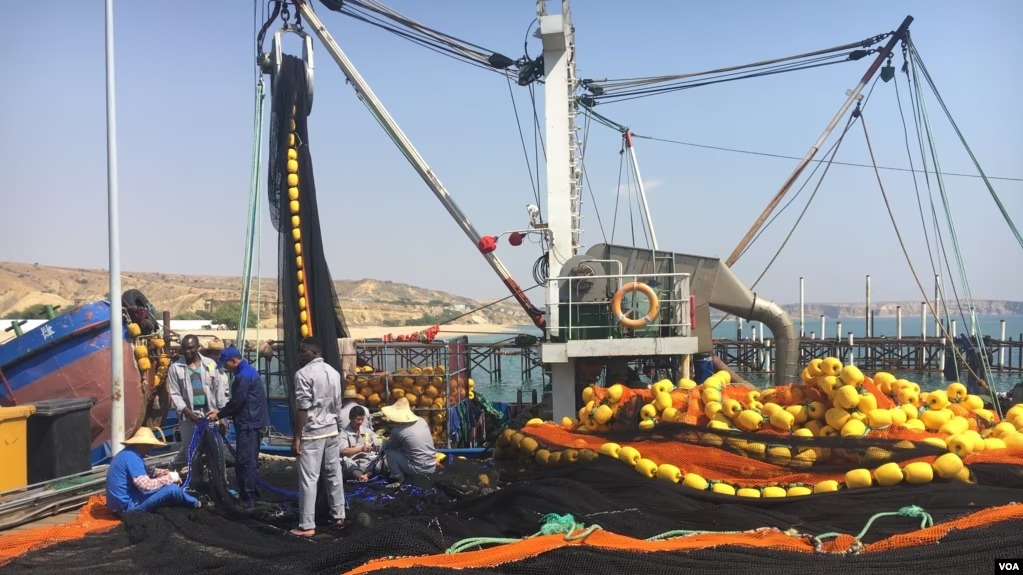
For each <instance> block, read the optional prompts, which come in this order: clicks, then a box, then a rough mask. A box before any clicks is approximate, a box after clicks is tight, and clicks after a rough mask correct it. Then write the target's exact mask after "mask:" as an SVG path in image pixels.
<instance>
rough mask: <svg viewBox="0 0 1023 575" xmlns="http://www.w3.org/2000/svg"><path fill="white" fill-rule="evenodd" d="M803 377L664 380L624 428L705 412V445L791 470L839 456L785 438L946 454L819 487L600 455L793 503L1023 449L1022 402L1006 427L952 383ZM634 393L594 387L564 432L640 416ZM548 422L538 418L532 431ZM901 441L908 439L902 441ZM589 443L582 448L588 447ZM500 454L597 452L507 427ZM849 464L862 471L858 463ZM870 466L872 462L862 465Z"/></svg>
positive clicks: (824, 361) (824, 374)
mask: <svg viewBox="0 0 1023 575" xmlns="http://www.w3.org/2000/svg"><path fill="white" fill-rule="evenodd" d="M801 379H802V384H801V385H799V384H797V385H793V386H787V387H779V388H769V389H767V390H763V391H759V390H754V389H751V388H748V387H745V386H742V387H739V386H737V385H733V384H732V383H731V378H730V376H729V374H728V372H724V371H722V372H718V373H716V374H714V375H713V376H711V377H710V378H708V379H707V380H706V381H704V382H703V383H702V384H700V385H697V384H696V383H695V382H693V381H692V380H689V379H682V380H681V381H679V384H678V387H677V388H676V386H675V385H674V384H672V382H671V381H669V380H661V381H659V382H656V383H654V384H653V385H652V386H651V387H650V390H649V392H645V391H639V392H637V393H638V395H640V396H641V397H642V398H643V400H642V402H641V406H640V407H639V412H638V421H635V422H622V423H625V424H626V427H630V425H629V424H631V426H634V427H638V428H639V429H641V430H652V429H654V427H655V426H656V425H657V424H658V423H661V422H676V421H688V422H690V423H692V422H693V420H692V414H693V413H698V414H699V417H698V423H700V424H704V425H706V426H707V427H709V428H712V429H714V430H715V431H714V432H707V433H703V434H700V435H699V441H700V443H702V444H704V445H709V446H724V445H727V446H728V447H730V448H733V449H735V450H736V451H738V452H740V453H741V454H742V455H745V456H747V457H750V458H756V459H760V460H764V461H767V462H769V463H774V464H778V465H784V466H788V467H792V468H804V469H807V468H811V467H812V466H813V465H814V463H816V461H817V460H818V458H819V457H821V456H822V455H823V456H828V455H830V452H831V451H832V450H831V449H830V448H827V447H814V446H812V445H810V444H807V443H806V440H805V439H800V440H798V441H795V442H789V441H786V440H785V438H786V437H796V438H813V437H842V438H848V439H850V440H855V439H857V438H863V437H871V436H872V435H874V436H877V437H881V438H889V439H892V440H893V441H894V443H893V446H892V449H893V450H898V449H907V450H908V449H913V448H915V447H916V443H914V442H920V443H926V444H928V445H931V446H935V447H940V448H942V449H946V450H947V451H948V452H947V453H945V454H943V455H941V456H939V457H937V458H935V459H934V460H933V461H931V462H928V461H919V460H916V461H912V460H910V461H909V462H908V463H906V462H902V463H899V462H895V461H888V462H885V463H883V464H880V465H877V466H876V467H873V466H871V465H870V463H878V462H881V461H884V460H886V459H891V458H892V456H893V455H894V452H893V451H889V450H887V449H882V448H879V447H866V448H865V449H864V450H863V451H862V453H864V456H862V457H860V458H858V461H859V462H860V465H861V467H858V468H855V469H852V470H850V471H848V472H847V473H845V474H844V477H842V478H841V480H839V479H828V480H823V481H819V482H817V483H815V484H812V485H810V484H802V483H795V484H784V485H783V484H779V485H768V486H762V485H761V486H749V485H738V484H732V483H729V482H727V481H720V480H713V479H707V478H704V477H702V476H700V475H698V474H696V473H691V472H690V473H687V472H686V471H685V470H684V469H681V468H680V467H678V466H675V465H673V464H671V463H657V462H656V461H653V460H652V459H650V458H645V457H643V455H642V454H641V453H640V451H639V450H638V449H636V448H635V447H633V446H628V445H625V446H622V445H618V444H616V443H604V444H603V445H602V446H601V448H600V450H599V451H600V453H601V454H603V455H605V456H608V457H611V458H614V459H616V460H618V461H621V462H624V463H626V464H628V465H630V466H631V467H632V468H633V469H635V470H636V471H637V472H638V473H640V474H642V475H644V476H647V477H652V478H658V479H662V480H667V481H672V482H675V483H681V484H683V485H685V486H687V487H691V488H694V489H701V490H711V491H714V492H715V493H720V494H728V495H737V496H742V497H791V496H799V495H809V494H811V493H826V492H830V491H837V490H839V489H861V488H865V487H870V486H874V485H877V486H882V487H889V486H893V485H898V484H901V483H908V484H923V483H928V482H930V481H933V480H934V479H935V477H937V478H940V479H945V480H958V481H963V482H969V483H972V482H973V481H974V479H973V477H972V474H971V473H970V471H969V469H968V468H967V467H966V466H965V465H964V463H963V459H964V458H965V457H966V456H968V455H970V454H971V453H975V452H979V451H984V450H992V449H1006V448H1011V449H1016V448H1023V405H1018V406H1015V407H1013V408H1012V409H1010V410H1009V411H1008V412H1007V413H1006V414H1005V419H1004V421H999V420H998V418H997V416H996V415H995V414H994V413H993V412H992V411H990V410H987V409H984V406H983V401H982V400H981V399H980V398H979V397H977V396H975V395H970V394H969V393H968V392H967V389H966V387H965V386H963V385H962V384H960V383H951V384H949V385H948V386H947V388H946V389H943V390H935V391H930V392H922V391H921V389H920V386H919V385H918V384H917V383H914V382H911V381H908V380H905V379H899V378H897V377H895V376H894V375H892V374H890V373H887V372H878V373H876V374H875V375H874V377H873V378H868V377H866V376H865V375H864V374H863V373H862V372H861V371H860V370H859V368H857V367H856V366H854V365H843V364H842V362H841V361H840V360H839V359H838V358H835V357H826V358H820V359H814V360H812V361H811V362H810V363H809V364H808V365H807V366H806V367H805V369H803V371H802V373H801ZM632 393H633V392H631V391H627V390H626V388H625V387H624V386H622V385H620V384H615V385H612V386H610V387H609V388H607V389H606V390H596V389H595V388H593V387H588V388H586V389H585V390H583V393H582V399H583V402H584V406H583V407H582V409H580V410H579V413H578V416H579V419H578V420H574V419H572V418H569V417H565V418H563V419H562V420H561V422H560V427H561V428H562V429H565V430H568V431H575V432H577V433H585V434H591V433H599V432H604V431H610V430H611V429H612V428H614V426H615V424H616V423H618V421H617V420H618V418H620V417H621V416H622V415H623V414H627V415H626V416H627V417H636V413H635V411H633V410H631V409H630V410H623V409H622V408H623V407H624V406H625V405H626V404H628V403H629V402H628V401H626V399H623V398H625V397H627V394H628V395H632ZM881 396H885V397H887V398H890V399H891V400H892V403H894V406H892V407H879V406H878V399H879V397H881ZM882 400H883V398H882ZM694 403H695V408H696V409H695V410H694V406H693V404H694ZM687 415H688V417H687ZM542 423H543V422H541V421H540V420H533V421H531V422H530V423H529V424H527V425H538V424H542ZM885 430H888V431H889V432H886V431H885ZM740 431H741V432H746V433H757V432H763V436H764V439H763V441H762V442H757V441H752V440H748V439H744V438H740V437H734V438H731V437H729V432H740ZM917 436H918V437H917ZM747 437H748V436H747ZM900 438H901V439H902V440H901V441H898V439H900ZM907 438H911V439H912V440H910V439H907ZM800 443H802V445H799V444H800ZM779 444H782V445H779ZM584 445H585V442H583V443H582V444H581V446H584ZM497 447H498V449H497V452H502V451H503V452H507V450H509V449H512V450H515V451H517V452H518V453H519V454H520V455H521V456H525V457H531V458H533V459H535V460H536V461H537V462H538V463H547V464H549V463H552V462H553V463H560V462H564V461H576V460H579V459H580V453H582V452H583V451H592V450H580V449H571V448H569V449H565V450H563V451H561V452H551V451H549V450H547V449H543V448H540V447H539V445H538V444H537V442H536V440H535V439H533V438H531V437H529V436H528V435H523V434H521V433H516V432H514V431H511V430H506V433H505V434H504V435H502V437H501V439H499V440H498V445H497ZM842 451H843V452H848V451H849V450H847V449H843V450H842ZM555 453H562V455H554V454H555ZM843 456H847V454H843ZM552 457H553V460H552ZM904 459H910V458H904ZM846 461H847V462H850V463H852V464H853V465H855V462H856V461H857V459H853V460H851V461H850V460H848V459H846ZM864 463H866V464H867V465H866V466H863V464H864ZM868 467H872V469H871V468H868Z"/></svg>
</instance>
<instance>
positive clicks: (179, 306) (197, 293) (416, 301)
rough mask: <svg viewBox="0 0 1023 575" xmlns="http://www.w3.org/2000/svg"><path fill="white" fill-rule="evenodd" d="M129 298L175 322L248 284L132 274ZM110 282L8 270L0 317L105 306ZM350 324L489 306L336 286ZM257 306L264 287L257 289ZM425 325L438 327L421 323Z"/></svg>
mask: <svg viewBox="0 0 1023 575" xmlns="http://www.w3.org/2000/svg"><path fill="white" fill-rule="evenodd" d="M121 282H122V286H123V288H124V289H125V290H127V289H131V288H135V289H139V290H141V291H142V293H144V294H145V295H146V297H147V298H149V300H150V302H151V303H152V304H153V306H154V307H156V308H157V309H158V310H161V311H162V310H167V311H169V312H171V314H173V315H175V316H180V315H182V314H186V315H187V314H191V313H195V312H197V311H202V310H206V311H209V310H210V309H211V308H214V307H216V306H217V305H221V304H223V303H225V302H236V301H238V300H239V299H240V297H241V279H240V278H238V277H227V276H189V275H175V274H158V273H138V272H124V273H123V275H122V280H121ZM259 283H260V285H259V288H260V289H261V291H262V297H261V301H262V305H261V310H260V315H261V318H264V321H262V322H261V323H264V324H273V322H274V321H275V319H276V316H277V280H275V279H265V278H264V279H262V280H260V282H259ZM108 284H109V276H108V274H107V272H106V270H89V269H75V268H59V267H52V266H44V265H39V264H24V263H12V262H0V317H2V316H4V315H7V314H10V313H11V312H13V311H17V310H22V309H25V308H27V307H29V306H32V305H38V304H49V305H59V306H62V309H64V310H67V309H69V308H71V307H73V306H75V305H78V304H82V303H87V302H91V301H96V300H100V299H105V298H106V297H107V291H108ZM334 286H335V289H336V291H337V294H338V298H339V299H340V300H341V307H342V309H344V311H345V317H346V319H347V320H348V322H349V324H351V325H353V326H360V325H404V324H405V323H408V324H410V325H412V324H415V323H416V322H417V320H421V319H422V318H424V317H426V318H435V317H438V316H441V317H445V318H446V317H451V316H454V315H458V314H459V313H465V312H468V311H471V310H473V309H476V308H479V307H480V306H482V305H484V304H486V303H489V302H480V301H476V300H473V299H471V298H467V297H462V296H457V295H453V294H449V293H446V292H441V291H436V290H431V289H426V288H420V287H416V286H411V285H407V284H402V283H397V282H391V281H382V280H373V279H362V280H339V281H335V282H334ZM252 293H253V295H252V298H253V300H254V299H255V297H256V285H255V283H254V285H253V292H252ZM419 323H431V322H430V321H419ZM458 323H462V324H467V323H479V324H528V323H530V322H529V319H528V318H527V317H526V315H525V314H524V313H523V312H522V311H521V309H520V308H519V307H518V305H517V304H516V303H515V302H514V301H510V300H509V301H505V302H501V303H498V304H496V305H493V306H491V307H488V308H487V309H485V310H482V311H479V312H476V313H474V314H472V315H471V316H469V317H465V318H461V319H459V320H458Z"/></svg>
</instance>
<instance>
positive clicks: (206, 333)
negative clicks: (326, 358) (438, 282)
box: [0, 324, 524, 343]
mask: <svg viewBox="0 0 1023 575" xmlns="http://www.w3.org/2000/svg"><path fill="white" fill-rule="evenodd" d="M430 327H431V326H428V325H419V326H401V327H384V326H359V327H349V329H350V330H351V332H352V337H354V338H355V339H360V340H364V339H379V338H382V337H384V336H385V335H387V334H391V335H392V336H394V337H397V336H399V335H410V334H414V333H416V332H421V331H424V330H426V329H429V328H430ZM523 330H524V328H523V326H518V325H496V324H451V325H444V326H441V330H440V334H439V335H438V336H437V337H438V338H439V339H446V338H452V337H459V336H462V335H466V336H469V337H473V336H476V337H480V336H500V335H507V336H508V337H515V335H516V334H518V333H520V332H522V331H523ZM177 333H178V334H181V335H185V334H195V335H197V336H199V338H200V339H201V340H205V339H207V338H212V337H219V338H220V339H223V340H232V341H233V340H234V338H235V337H237V335H238V333H237V332H236V331H235V330H177ZM13 338H14V333H13V332H0V343H4V342H5V341H6V340H8V339H13ZM245 339H247V340H249V341H256V340H267V339H274V340H277V339H283V338H282V336H281V333H280V331H279V330H277V329H275V328H272V327H261V328H259V330H258V331H257V330H256V329H255V328H249V329H248V330H247V331H246V333H245Z"/></svg>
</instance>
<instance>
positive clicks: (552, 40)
mask: <svg viewBox="0 0 1023 575" xmlns="http://www.w3.org/2000/svg"><path fill="white" fill-rule="evenodd" d="M536 14H537V19H538V20H539V22H540V39H541V40H542V41H543V64H544V76H545V80H544V121H545V123H546V137H547V230H548V233H549V239H550V242H551V247H550V252H549V256H548V257H549V261H550V269H551V270H552V271H555V275H557V272H558V271H560V270H561V268H562V266H564V265H565V262H567V261H568V260H569V259H571V258H572V257H574V256H575V255H576V254H577V253H578V252H579V248H580V247H581V246H580V243H579V240H580V235H581V233H582V229H581V225H580V224H581V219H582V217H581V213H580V212H581V207H582V202H581V200H580V198H581V193H580V192H581V189H582V169H581V167H580V163H579V160H580V158H579V141H578V137H577V133H578V127H577V126H576V123H575V116H576V111H575V91H576V88H577V87H578V85H579V82H578V79H577V78H576V74H575V34H574V32H573V30H572V14H571V7H570V6H569V0H561V13H560V14H548V13H547V0H537V2H536ZM557 289H558V288H557V283H556V282H548V283H547V286H546V291H547V294H546V295H547V305H548V310H549V311H548V314H549V319H548V326H547V327H548V333H549V334H550V335H551V336H554V337H557V336H558V335H559V333H558V332H559V329H558V326H559V325H560V324H559V313H558V312H559V310H558V306H557V302H558V297H559V296H558V292H557ZM573 401H574V400H573Z"/></svg>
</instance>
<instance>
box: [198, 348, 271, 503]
mask: <svg viewBox="0 0 1023 575" xmlns="http://www.w3.org/2000/svg"><path fill="white" fill-rule="evenodd" d="M217 368H218V369H224V370H226V371H228V372H230V373H233V374H234V382H233V383H232V384H231V399H230V400H229V401H228V402H227V405H225V406H224V407H223V408H222V409H220V411H214V412H212V413H210V414H209V415H208V416H207V417H208V418H209V420H210V421H217V420H218V419H223V418H227V417H231V418H233V419H234V431H235V468H234V473H235V476H236V477H237V478H238V495H239V497H240V498H241V500H242V504H243V505H244V506H246V507H252V505H253V504H254V503H255V501H256V499H258V498H259V488H258V487H257V486H256V477H257V475H256V473H257V472H256V469H257V467H256V464H257V461H258V459H259V442H260V435H261V434H262V432H263V430H264V429H265V428H267V427H269V425H270V421H269V416H268V415H267V406H266V385H264V384H263V378H262V377H260V376H259V372H258V371H256V368H254V367H252V366H251V365H249V362H248V361H245V360H244V359H242V354H241V352H240V351H238V348H236V347H235V346H233V345H232V346H228V347H227V348H225V349H224V351H222V352H221V353H220V363H219V364H218V365H217Z"/></svg>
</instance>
